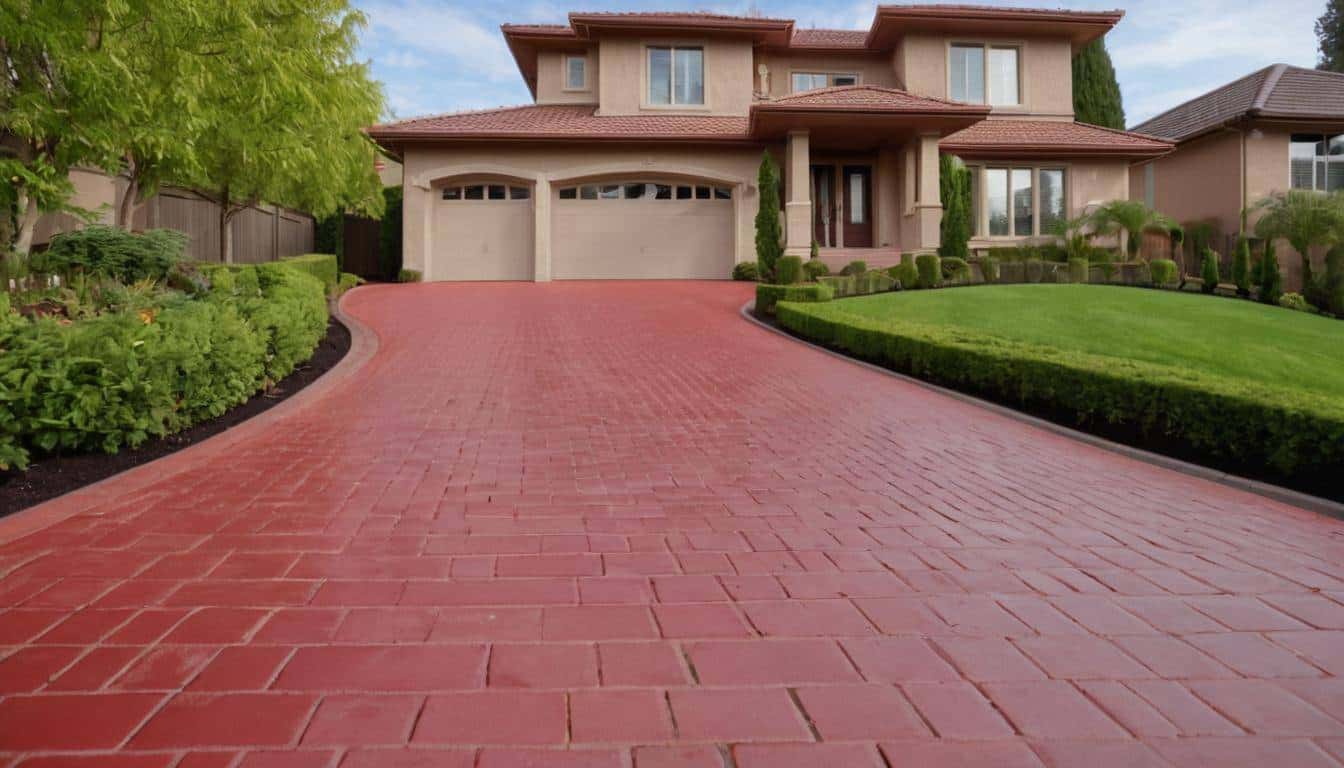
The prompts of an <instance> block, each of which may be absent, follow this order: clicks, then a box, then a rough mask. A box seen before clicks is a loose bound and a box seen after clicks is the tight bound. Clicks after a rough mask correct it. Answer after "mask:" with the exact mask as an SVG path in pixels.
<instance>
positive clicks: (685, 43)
mask: <svg viewBox="0 0 1344 768" xmlns="http://www.w3.org/2000/svg"><path fill="white" fill-rule="evenodd" d="M653 48H668V49H671V50H672V52H673V53H672V94H671V95H672V97H673V98H675V97H676V92H677V54H676V50H677V49H678V48H683V49H684V48H698V49H700V68H701V72H700V79H701V81H703V83H704V103H702V104H677V103H669V104H655V103H653V102H652V101H649V90H650V88H649V86H650V85H652V84H651V83H650V82H649V51H650V50H651V49H653ZM640 50H641V55H640V62H639V72H640V77H639V108H640V109H648V110H667V111H673V112H708V111H710V103H711V101H712V95H711V94H710V85H709V72H710V62H709V45H708V44H707V43H706V41H704V40H675V41H674V40H650V41H645V42H644V43H643V44H642V45H641V46H640Z"/></svg>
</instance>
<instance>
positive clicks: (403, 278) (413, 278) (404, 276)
mask: <svg viewBox="0 0 1344 768" xmlns="http://www.w3.org/2000/svg"><path fill="white" fill-rule="evenodd" d="M420 277H421V276H420V272H419V271H418V270H414V269H403V270H401V271H400V272H398V273H397V282H398V283H418V282H420Z"/></svg>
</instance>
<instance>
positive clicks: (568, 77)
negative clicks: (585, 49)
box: [565, 56, 588, 91]
mask: <svg viewBox="0 0 1344 768" xmlns="http://www.w3.org/2000/svg"><path fill="white" fill-rule="evenodd" d="M587 89H588V59H586V58H584V57H583V56H566V57H565V90H567V91H584V90H587Z"/></svg>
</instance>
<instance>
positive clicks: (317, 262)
mask: <svg viewBox="0 0 1344 768" xmlns="http://www.w3.org/2000/svg"><path fill="white" fill-rule="evenodd" d="M281 261H282V262H284V263H285V264H288V265H289V266H291V267H294V268H295V269H297V270H300V271H302V272H307V273H308V274H310V275H312V276H313V277H316V278H317V279H318V280H321V281H322V285H324V286H326V288H327V295H328V296H331V295H335V294H336V287H337V285H338V284H339V282H340V279H341V268H340V266H339V265H338V264H337V263H336V256H335V255H334V254H330V253H305V254H304V255H302V256H291V257H289V258H286V259H281Z"/></svg>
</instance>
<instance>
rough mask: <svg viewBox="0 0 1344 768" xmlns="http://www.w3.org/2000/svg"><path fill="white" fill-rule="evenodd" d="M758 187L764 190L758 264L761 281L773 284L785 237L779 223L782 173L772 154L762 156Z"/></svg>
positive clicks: (759, 214)
mask: <svg viewBox="0 0 1344 768" xmlns="http://www.w3.org/2000/svg"><path fill="white" fill-rule="evenodd" d="M756 186H757V188H759V189H760V196H759V207H758V208H757V210H756V261H757V263H759V264H760V267H761V279H762V280H770V279H771V277H772V276H773V275H774V274H775V264H776V263H777V262H778V261H779V257H780V256H782V255H784V233H783V230H782V229H781V228H780V223H779V170H778V168H777V167H776V166H775V159H774V158H773V157H771V156H770V152H769V151H766V152H763V153H762V154H761V167H760V170H759V171H758V172H757V174H756Z"/></svg>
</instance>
